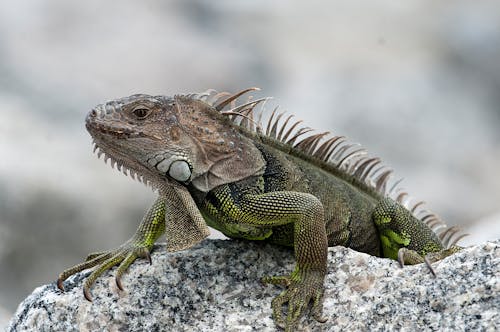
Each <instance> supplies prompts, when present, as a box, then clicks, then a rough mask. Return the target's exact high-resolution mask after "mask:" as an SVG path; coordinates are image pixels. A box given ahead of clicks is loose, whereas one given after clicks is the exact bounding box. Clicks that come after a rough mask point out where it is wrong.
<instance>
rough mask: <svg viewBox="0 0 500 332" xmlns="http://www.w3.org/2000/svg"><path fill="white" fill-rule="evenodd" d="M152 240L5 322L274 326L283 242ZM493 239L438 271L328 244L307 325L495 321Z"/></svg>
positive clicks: (25, 325) (134, 327) (13, 326)
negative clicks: (320, 311) (319, 295)
mask: <svg viewBox="0 0 500 332" xmlns="http://www.w3.org/2000/svg"><path fill="white" fill-rule="evenodd" d="M164 248H165V247H164V246H162V245H159V246H157V247H156V248H155V251H154V253H153V265H152V266H150V265H149V264H148V263H147V262H145V261H144V260H140V261H138V262H136V263H135V264H134V265H133V266H132V267H131V269H130V271H129V272H128V273H127V274H126V275H125V276H124V277H123V280H122V282H123V285H124V287H125V288H126V289H125V291H119V290H118V289H117V287H116V285H115V282H114V279H113V272H114V271H112V272H111V273H107V274H106V275H105V276H104V277H102V278H100V279H99V280H98V282H97V284H96V285H95V286H94V288H93V289H92V294H93V297H94V301H93V302H92V303H90V302H88V301H86V300H85V299H84V298H83V295H82V291H81V286H82V280H83V279H84V277H86V276H87V275H88V272H84V273H80V274H77V275H75V276H74V277H72V278H70V279H69V280H67V281H66V283H65V287H66V292H65V293H62V292H60V291H59V290H58V289H57V288H56V285H55V284H54V283H52V284H49V285H45V286H41V287H39V288H37V289H35V291H34V292H33V294H31V295H30V296H29V297H28V298H26V300H24V301H23V302H22V303H21V304H20V305H19V308H18V309H17V312H16V314H15V315H14V317H13V318H12V320H11V322H10V325H9V327H8V329H7V331H274V330H275V327H274V324H273V321H272V319H271V308H270V303H271V300H272V298H273V297H274V296H275V295H277V294H278V292H279V289H278V288H277V287H275V286H264V285H262V284H261V283H260V282H259V279H260V277H262V276H264V275H273V274H282V273H286V272H289V271H291V270H292V268H293V255H292V252H291V251H290V250H288V249H286V248H281V247H276V246H271V245H262V244H260V243H254V242H243V241H233V240H232V241H224V240H205V241H203V242H202V243H200V244H199V245H197V246H195V247H193V248H192V249H190V250H186V251H183V252H178V253H167V252H165V250H162V249H164ZM499 263H500V241H496V242H490V243H486V244H484V245H480V246H475V247H470V248H467V249H465V250H463V251H462V252H460V253H458V254H456V255H454V256H452V257H449V258H447V259H445V260H443V261H441V262H438V263H435V265H434V266H435V270H436V272H437V278H433V277H432V276H431V274H430V273H429V271H428V270H427V268H426V267H425V266H423V265H420V266H411V267H405V268H404V269H400V268H399V267H398V264H397V263H396V262H393V261H391V260H388V259H380V258H375V257H371V256H369V255H365V254H361V253H358V252H355V251H352V250H350V249H346V248H342V247H336V248H330V250H329V273H328V277H327V281H326V294H325V307H324V308H325V316H327V317H329V320H328V322H327V323H324V324H320V323H317V322H315V321H314V320H312V319H310V318H304V319H303V320H302V322H301V326H302V329H304V330H306V331H310V330H312V331H320V330H321V331H339V330H348V331H357V330H372V331H373V330H407V331H414V330H432V331H437V330H440V331H442V330H453V331H459V330H476V331H477V330H481V331H495V330H496V329H498V326H500V316H499V308H500V269H499Z"/></svg>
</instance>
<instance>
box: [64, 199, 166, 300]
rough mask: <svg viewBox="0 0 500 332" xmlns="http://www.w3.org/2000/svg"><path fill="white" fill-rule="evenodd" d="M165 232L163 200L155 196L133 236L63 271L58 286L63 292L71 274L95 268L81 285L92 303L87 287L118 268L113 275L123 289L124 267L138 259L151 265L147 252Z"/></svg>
mask: <svg viewBox="0 0 500 332" xmlns="http://www.w3.org/2000/svg"><path fill="white" fill-rule="evenodd" d="M164 232H165V199H164V197H158V199H157V200H156V201H155V203H154V204H153V205H152V206H151V208H150V209H149V211H148V212H147V213H146V215H145V216H144V218H143V220H142V222H141V224H140V225H139V227H138V229H137V231H136V233H135V234H134V236H133V237H132V238H131V239H130V240H128V241H127V242H126V243H124V244H122V245H121V246H120V247H118V248H116V249H112V250H109V251H103V252H98V253H92V254H90V255H89V256H88V257H87V260H86V261H85V262H83V263H80V264H77V265H75V266H73V267H71V268H69V269H67V270H65V271H63V272H62V273H61V274H60V275H59V278H58V279H57V286H58V287H59V289H61V290H63V291H64V286H63V282H64V280H66V279H67V278H68V277H70V276H71V275H73V274H75V273H78V272H80V271H83V270H85V269H89V268H95V269H94V271H92V273H91V274H90V275H89V276H88V277H87V279H86V280H85V283H84V285H83V293H84V296H85V298H86V299H87V300H89V301H91V296H90V288H91V287H92V285H93V284H94V282H95V281H96V280H97V278H98V277H99V276H101V275H102V274H103V273H104V272H106V271H107V270H109V269H111V268H112V267H113V266H116V265H119V266H118V270H117V273H116V284H117V286H118V288H119V289H121V290H123V287H122V284H121V277H122V275H123V274H124V273H125V271H126V270H127V268H128V267H129V266H130V265H131V264H132V263H133V262H134V261H135V260H136V259H137V258H140V257H143V258H147V259H148V260H149V261H150V263H151V256H150V251H151V249H152V248H153V245H154V243H155V242H156V240H157V239H158V238H159V237H160V236H161V235H162V234H163V233H164Z"/></svg>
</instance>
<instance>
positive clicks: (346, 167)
mask: <svg viewBox="0 0 500 332" xmlns="http://www.w3.org/2000/svg"><path fill="white" fill-rule="evenodd" d="M259 90H260V89H259V88H255V87H252V88H248V89H245V90H242V91H240V92H237V93H234V94H231V93H228V92H217V91H216V90H207V91H205V92H203V93H199V94H190V95H188V97H190V98H194V99H199V100H202V101H205V102H206V103H208V104H210V105H211V106H213V107H214V108H215V109H216V110H217V111H219V112H221V114H223V115H226V116H227V117H228V118H229V119H231V121H232V122H233V123H234V124H235V125H238V126H240V127H243V128H244V129H246V130H249V131H252V132H255V133H258V134H261V135H265V136H267V137H269V138H272V139H274V140H276V141H278V142H280V143H283V144H286V145H288V146H290V147H292V148H293V149H295V150H297V151H300V152H302V153H304V154H306V155H308V156H309V157H312V158H315V159H317V160H318V161H320V162H322V163H325V165H327V166H329V167H334V168H336V169H338V170H341V171H343V172H344V173H345V174H346V175H347V176H350V177H351V178H353V179H355V181H357V182H359V183H361V184H363V185H365V186H367V187H369V188H371V189H373V190H375V191H376V192H377V193H379V194H380V195H383V196H387V197H391V198H393V199H395V200H396V201H398V202H399V203H400V204H402V205H403V206H404V207H405V208H406V209H408V210H409V211H410V212H411V213H412V214H413V215H414V216H415V217H416V218H418V219H420V220H421V221H422V222H424V223H425V224H426V225H427V226H429V227H430V228H431V229H432V230H433V231H434V232H436V234H438V237H439V238H440V240H441V241H442V243H443V245H444V246H445V247H446V248H450V247H452V246H454V245H455V244H456V243H457V242H458V241H459V240H460V239H462V238H463V237H464V236H466V235H468V234H462V233H461V232H460V230H459V228H458V227H457V226H453V227H447V226H446V225H445V224H444V222H443V221H442V220H441V219H440V218H439V217H438V216H437V215H436V214H434V213H432V212H431V211H429V210H427V209H425V208H424V207H423V205H424V204H425V202H423V201H417V202H413V200H412V199H411V198H410V197H409V195H408V193H407V192H406V191H405V190H403V189H402V188H401V187H400V186H399V185H400V183H401V181H402V180H403V179H398V180H394V179H393V170H392V169H390V168H389V167H388V166H386V165H384V164H383V163H382V161H381V159H380V158H377V157H370V156H369V155H367V151H366V150H365V149H364V148H361V147H360V145H359V144H358V143H350V142H348V141H347V139H346V138H345V137H344V136H336V135H333V136H331V135H330V133H329V132H323V133H312V132H313V131H314V130H313V129H311V128H309V127H303V126H301V123H302V121H301V120H294V119H293V115H286V113H285V112H281V111H278V107H276V108H274V110H273V111H272V113H271V115H270V117H269V119H268V120H267V123H266V126H265V130H264V126H263V125H262V114H263V113H264V110H265V109H264V105H265V103H266V101H267V100H269V99H270V98H269V97H267V98H260V99H254V98H253V97H252V96H249V97H247V100H246V101H245V102H243V103H238V98H240V97H241V96H243V95H245V94H248V93H250V92H252V91H259ZM259 104H262V107H261V108H260V110H259V111H258V118H256V114H255V113H256V107H257V105H259ZM227 107H229V110H224V109H226V108H227ZM307 134H309V135H307Z"/></svg>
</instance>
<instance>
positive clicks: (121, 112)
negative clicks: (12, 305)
mask: <svg viewBox="0 0 500 332" xmlns="http://www.w3.org/2000/svg"><path fill="white" fill-rule="evenodd" d="M86 127H87V130H88V131H89V133H90V135H91V136H92V138H93V139H94V143H95V144H96V146H97V147H98V148H99V150H100V152H101V153H104V154H105V155H106V157H109V158H110V159H111V160H112V165H113V164H114V163H115V162H116V164H117V165H118V168H119V169H120V168H123V169H124V170H127V169H128V170H129V171H130V173H131V174H137V175H139V176H141V177H143V178H145V179H146V180H148V181H150V182H152V183H153V184H158V182H162V180H165V181H168V180H174V181H176V182H178V183H181V184H189V183H191V184H193V185H194V186H195V187H196V188H197V189H199V190H201V191H205V192H206V191H209V190H210V189H212V188H214V187H215V186H218V185H221V184H224V183H229V182H234V181H237V180H240V179H243V178H245V177H247V176H249V175H253V174H257V173H258V172H260V171H261V170H262V169H263V167H264V161H263V160H262V157H261V155H260V153H259V152H258V150H257V148H256V147H255V146H254V145H253V144H252V142H251V140H249V139H248V138H247V137H245V136H244V135H242V134H241V133H240V132H239V131H238V128H236V127H235V126H233V125H232V124H231V123H230V121H227V119H226V118H225V117H224V116H222V115H221V114H220V112H219V111H217V110H216V109H215V108H214V107H213V106H212V105H210V104H209V103H206V102H204V101H202V100H199V99H197V98H194V97H192V95H180V96H174V97H165V96H150V95H144V94H137V95H132V96H130V97H125V98H121V99H116V100H113V101H109V102H106V103H104V104H101V105H98V106H96V107H95V108H94V109H93V110H92V111H90V112H89V114H88V115H87V118H86ZM124 172H125V171H124Z"/></svg>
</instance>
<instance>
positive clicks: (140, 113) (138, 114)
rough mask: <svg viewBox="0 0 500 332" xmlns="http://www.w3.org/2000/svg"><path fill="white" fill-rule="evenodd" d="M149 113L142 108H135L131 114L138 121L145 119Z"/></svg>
mask: <svg viewBox="0 0 500 332" xmlns="http://www.w3.org/2000/svg"><path fill="white" fill-rule="evenodd" d="M150 112H151V111H150V110H149V109H147V108H144V107H137V108H136V109H135V110H133V111H132V113H134V115H135V116H136V117H137V118H138V119H144V118H145V117H147V116H148V115H149V113H150Z"/></svg>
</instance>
